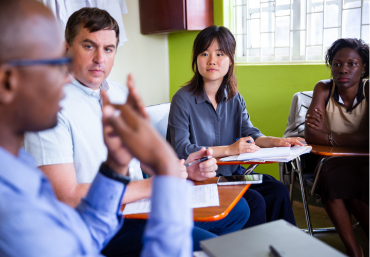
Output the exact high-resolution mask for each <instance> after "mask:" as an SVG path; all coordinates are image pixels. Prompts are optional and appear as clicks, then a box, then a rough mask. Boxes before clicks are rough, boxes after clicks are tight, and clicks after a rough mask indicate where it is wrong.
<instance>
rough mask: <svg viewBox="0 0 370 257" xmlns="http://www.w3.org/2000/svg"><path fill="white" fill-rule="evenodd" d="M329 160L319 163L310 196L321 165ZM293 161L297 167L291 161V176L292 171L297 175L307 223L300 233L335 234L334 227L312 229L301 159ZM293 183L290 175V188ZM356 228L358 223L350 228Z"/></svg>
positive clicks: (324, 159) (325, 159)
mask: <svg viewBox="0 0 370 257" xmlns="http://www.w3.org/2000/svg"><path fill="white" fill-rule="evenodd" d="M333 157H334V156H333ZM329 159H331V157H329V158H323V160H322V161H321V162H320V166H319V170H318V172H317V175H316V178H315V181H314V185H313V189H312V190H311V194H312V195H313V192H314V188H315V187H316V184H317V180H318V176H319V174H320V171H321V168H322V165H323V164H324V162H325V161H327V160H329ZM295 161H296V164H297V167H296V166H295V164H294V162H293V161H292V162H291V164H292V167H293V169H292V174H294V171H296V172H297V173H298V177H299V184H300V187H301V193H302V202H303V208H304V212H305V216H306V222H307V229H302V231H304V232H306V233H309V234H310V235H311V236H313V233H328V232H336V229H335V227H327V228H316V229H312V225H311V217H310V213H309V210H308V203H307V199H306V194H305V190H304V184H303V177H302V166H301V159H300V158H299V156H298V157H297V158H296V159H295ZM293 182H294V175H292V184H291V187H292V185H293ZM291 190H292V189H291ZM292 199H293V192H292V193H291V201H293V200H292ZM358 226H359V222H357V223H356V224H354V225H353V226H352V228H353V229H356V228H357V227H358Z"/></svg>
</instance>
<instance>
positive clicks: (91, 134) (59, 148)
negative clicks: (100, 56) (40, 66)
mask: <svg viewBox="0 0 370 257" xmlns="http://www.w3.org/2000/svg"><path fill="white" fill-rule="evenodd" d="M107 87H108V90H107V93H108V96H109V98H110V100H111V102H112V103H116V104H123V103H125V102H126V98H127V94H128V90H127V88H126V87H125V86H123V85H121V84H120V83H118V82H115V81H112V80H108V79H107V80H106V81H104V82H103V83H102V88H107ZM64 92H65V95H66V96H65V98H64V99H63V100H62V101H61V106H62V107H63V109H62V110H61V111H60V112H59V113H58V125H57V126H56V127H54V128H52V129H49V130H44V131H41V132H35V133H34V132H32V133H26V136H25V149H26V150H27V151H28V152H29V153H30V154H31V155H33V156H34V157H35V159H36V162H37V165H38V166H41V165H51V164H62V163H73V164H74V168H75V171H76V178H77V182H78V183H91V182H92V181H93V179H94V178H95V175H96V173H97V172H98V170H99V167H100V164H101V163H102V162H104V161H105V160H106V158H107V153H108V151H107V147H106V146H105V144H104V139H103V127H102V122H101V119H102V109H101V105H100V93H99V91H98V90H92V89H90V88H88V87H85V86H83V85H82V84H81V83H80V82H78V81H77V80H73V82H72V83H70V84H67V85H66V86H64ZM129 172H130V177H131V179H133V180H138V179H143V176H142V173H141V169H140V162H139V161H138V160H136V159H133V160H132V161H131V162H130V168H129Z"/></svg>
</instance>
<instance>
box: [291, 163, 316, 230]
mask: <svg viewBox="0 0 370 257" xmlns="http://www.w3.org/2000/svg"><path fill="white" fill-rule="evenodd" d="M295 160H296V164H297V172H298V177H299V184H300V186H301V194H302V202H303V209H304V214H305V216H306V222H307V230H308V233H309V234H310V236H313V232H312V225H311V217H310V212H309V210H308V203H307V199H306V192H305V191H304V185H303V177H302V166H301V158H299V156H298V157H297V158H296V159H295Z"/></svg>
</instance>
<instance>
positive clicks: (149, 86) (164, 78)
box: [109, 0, 169, 105]
mask: <svg viewBox="0 0 370 257" xmlns="http://www.w3.org/2000/svg"><path fill="white" fill-rule="evenodd" d="M126 4H127V9H128V14H125V15H123V16H122V17H123V24H124V26H125V29H126V33H127V37H128V41H127V42H125V43H124V45H123V46H120V47H119V48H118V51H117V55H116V58H115V62H114V66H113V69H112V72H111V74H110V75H109V78H110V79H113V80H116V81H118V82H120V83H122V84H124V85H125V84H126V78H127V75H128V74H129V73H132V74H133V76H134V79H135V85H136V87H137V89H138V91H139V93H140V95H141V97H142V99H143V100H144V102H145V104H146V105H153V104H158V103H165V102H169V67H168V66H169V65H168V43H167V35H145V36H144V35H142V34H141V33H140V19H139V1H137V0H127V1H126Z"/></svg>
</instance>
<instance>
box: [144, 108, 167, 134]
mask: <svg viewBox="0 0 370 257" xmlns="http://www.w3.org/2000/svg"><path fill="white" fill-rule="evenodd" d="M170 107H171V103H163V104H156V105H151V106H148V107H146V109H145V110H146V111H147V113H148V115H149V117H150V122H151V123H152V125H153V127H155V128H156V129H157V130H158V131H159V133H160V134H161V135H162V137H163V138H164V139H166V134H167V125H168V115H169V114H170Z"/></svg>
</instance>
